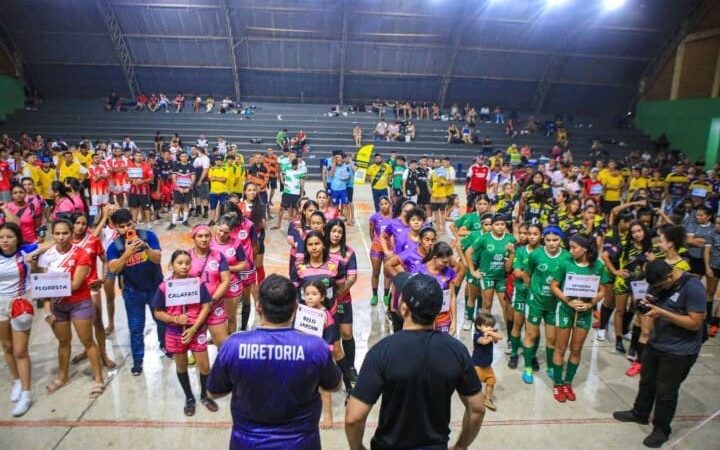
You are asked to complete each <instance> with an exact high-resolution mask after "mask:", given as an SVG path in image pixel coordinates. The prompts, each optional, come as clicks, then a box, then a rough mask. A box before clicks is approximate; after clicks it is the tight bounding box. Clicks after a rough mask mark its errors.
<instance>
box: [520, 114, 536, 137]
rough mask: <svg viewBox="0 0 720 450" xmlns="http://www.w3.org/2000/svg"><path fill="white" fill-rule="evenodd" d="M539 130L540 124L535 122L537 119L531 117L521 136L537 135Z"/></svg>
mask: <svg viewBox="0 0 720 450" xmlns="http://www.w3.org/2000/svg"><path fill="white" fill-rule="evenodd" d="M537 129H538V124H537V121H535V117H533V116H530V117H529V118H528V121H527V123H526V124H525V126H524V127H523V129H522V131H520V134H523V135H524V134H535V133H537Z"/></svg>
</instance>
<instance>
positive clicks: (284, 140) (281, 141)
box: [275, 128, 289, 150]
mask: <svg viewBox="0 0 720 450" xmlns="http://www.w3.org/2000/svg"><path fill="white" fill-rule="evenodd" d="M275 143H276V144H277V146H278V147H280V150H282V149H284V148H286V147H287V145H288V143H289V141H288V135H287V128H283V129H282V130H280V131H278V133H277V134H276V135H275Z"/></svg>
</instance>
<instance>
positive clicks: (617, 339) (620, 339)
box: [615, 332, 623, 342]
mask: <svg viewBox="0 0 720 450" xmlns="http://www.w3.org/2000/svg"><path fill="white" fill-rule="evenodd" d="M615 334H616V335H617V332H616V333H615ZM622 339H623V337H622V334H621V335H618V336H615V342H622Z"/></svg>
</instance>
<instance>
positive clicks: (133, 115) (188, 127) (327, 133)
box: [0, 100, 652, 176]
mask: <svg viewBox="0 0 720 450" xmlns="http://www.w3.org/2000/svg"><path fill="white" fill-rule="evenodd" d="M256 106H257V109H256V110H255V115H254V117H253V118H252V120H245V119H242V118H241V116H240V115H236V114H218V113H217V112H215V113H211V114H206V113H204V112H201V113H193V112H192V110H191V108H190V107H189V106H188V107H187V108H186V109H185V110H184V111H183V112H182V113H180V114H176V113H174V112H171V113H164V112H155V113H151V112H133V111H128V112H106V111H103V102H102V101H101V100H97V101H89V100H64V101H60V100H50V101H47V102H46V103H45V104H44V105H43V107H42V108H41V109H40V110H39V111H25V110H21V111H17V112H16V113H14V114H12V115H10V116H9V117H8V118H7V120H6V122H5V123H3V124H0V130H2V131H4V132H7V133H9V134H10V135H11V136H17V135H18V134H19V133H20V132H22V131H25V132H28V133H30V134H31V135H35V134H42V135H43V136H45V138H46V139H49V138H52V137H59V138H61V139H63V140H65V141H67V142H68V143H76V142H78V141H79V140H80V139H81V138H83V137H85V138H90V139H92V140H96V139H100V140H108V141H120V140H121V139H122V138H123V136H125V135H129V136H131V137H132V139H133V140H134V141H135V143H136V144H137V145H138V146H139V147H140V148H141V149H143V150H149V149H152V148H153V139H154V137H155V133H156V132H157V131H160V133H161V134H162V135H163V136H164V137H165V139H166V142H168V141H169V138H170V137H171V136H172V134H173V133H176V132H177V133H179V134H180V136H181V137H182V138H183V141H184V143H185V145H189V144H191V143H192V142H194V141H195V140H196V139H197V137H198V136H199V135H200V133H204V134H205V135H206V137H207V138H208V140H209V142H210V143H211V145H212V144H213V143H215V142H216V140H217V137H218V136H223V137H224V138H225V139H226V140H227V141H228V142H229V143H234V144H238V148H239V149H240V150H241V152H242V153H244V154H245V155H247V154H249V153H251V152H253V151H258V150H259V151H262V150H264V149H265V148H266V147H267V146H268V145H274V141H275V135H276V133H277V132H278V131H279V130H280V129H282V128H287V129H288V132H289V133H291V134H294V133H295V132H296V131H297V130H298V129H303V130H305V132H306V133H307V134H308V136H309V142H310V145H311V148H312V149H311V151H310V154H309V155H306V161H307V164H308V168H309V170H310V175H311V176H317V175H318V174H319V163H320V160H321V159H322V158H323V157H325V156H328V155H330V154H331V152H332V151H333V150H344V151H354V150H355V146H354V140H353V137H352V129H353V127H354V126H355V125H356V124H358V125H360V126H361V128H362V129H363V134H364V136H365V139H364V143H374V144H375V149H376V151H378V152H381V153H388V152H390V151H391V150H398V151H399V152H400V153H401V154H403V155H404V156H406V157H407V158H408V159H413V158H419V157H420V156H422V155H432V156H449V157H450V158H452V161H453V164H454V165H458V164H460V165H462V167H463V168H467V167H468V165H469V164H470V163H471V161H472V159H473V158H474V156H475V155H477V154H478V153H479V152H480V146H477V145H465V144H447V143H446V142H445V135H446V129H447V127H448V125H449V122H444V121H430V120H416V121H414V122H415V124H416V130H417V139H416V140H415V141H413V142H409V143H406V142H385V141H382V142H380V141H378V142H373V141H372V131H373V129H374V127H375V124H376V122H377V116H376V115H375V114H369V113H357V114H348V116H347V117H345V116H340V117H328V116H327V115H326V113H327V112H328V111H329V110H330V107H329V106H328V105H314V104H284V103H275V104H271V103H262V104H257V105H256ZM525 117H526V116H525ZM539 119H542V118H539ZM386 120H388V121H389V120H392V113H391V114H389V115H386ZM577 122H578V121H576V123H577ZM583 122H584V123H588V122H589V121H588V120H587V119H585V120H583ZM458 126H459V127H460V126H461V124H459V123H458ZM477 128H478V132H479V134H480V135H481V136H485V135H487V136H489V137H490V139H492V141H493V145H494V147H495V148H496V149H505V148H506V147H507V146H509V145H510V144H511V143H513V142H514V143H516V144H518V145H519V146H522V145H525V144H528V145H530V146H531V147H532V148H533V151H534V152H535V154H536V155H541V154H548V153H549V151H550V149H551V147H552V146H553V144H554V138H548V137H545V136H543V135H538V134H536V135H531V136H517V137H516V138H514V139H510V138H508V137H506V136H505V134H504V129H503V127H502V126H501V125H496V124H485V123H482V124H478V125H477ZM568 131H569V135H570V142H571V144H572V148H573V153H574V156H575V159H576V161H580V160H583V159H586V158H587V155H588V153H589V150H590V144H591V141H592V139H593V138H594V137H597V136H600V137H602V138H604V139H613V140H615V141H617V142H622V143H623V145H617V144H606V145H605V148H606V149H607V150H608V152H609V154H610V156H611V157H622V156H623V154H626V153H627V152H628V151H629V150H630V149H635V148H637V149H641V150H644V149H650V148H652V143H651V141H650V140H649V139H648V137H647V136H645V135H643V134H642V133H641V132H639V131H636V130H625V129H613V128H609V127H604V128H601V127H598V126H593V127H592V128H588V127H587V126H584V127H582V128H574V127H570V128H569V129H568ZM252 138H261V139H263V143H261V144H251V143H250V139H252Z"/></svg>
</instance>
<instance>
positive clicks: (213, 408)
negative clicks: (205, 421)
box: [200, 397, 218, 412]
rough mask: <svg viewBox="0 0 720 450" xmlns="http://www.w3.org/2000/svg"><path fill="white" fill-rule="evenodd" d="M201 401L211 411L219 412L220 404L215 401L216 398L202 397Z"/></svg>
mask: <svg viewBox="0 0 720 450" xmlns="http://www.w3.org/2000/svg"><path fill="white" fill-rule="evenodd" d="M200 403H202V404H203V405H205V407H206V408H207V409H208V411H210V412H217V410H218V405H217V403H215V400H213V399H211V398H210V397H200Z"/></svg>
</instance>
